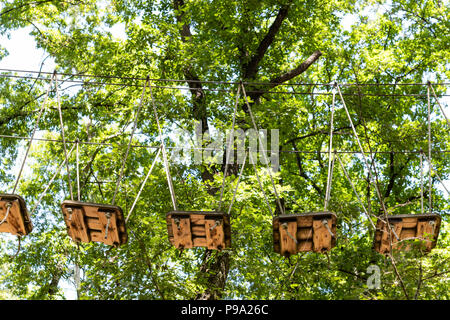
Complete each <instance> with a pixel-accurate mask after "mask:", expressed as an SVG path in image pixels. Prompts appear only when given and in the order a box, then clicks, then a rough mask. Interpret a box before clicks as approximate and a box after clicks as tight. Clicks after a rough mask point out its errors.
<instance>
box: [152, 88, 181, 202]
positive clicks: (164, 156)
mask: <svg viewBox="0 0 450 320" xmlns="http://www.w3.org/2000/svg"><path fill="white" fill-rule="evenodd" d="M150 96H151V98H152V106H153V113H154V115H155V118H156V124H157V125H158V132H159V140H160V142H161V148H162V156H163V162H164V169H165V171H166V178H167V184H168V185H169V191H170V197H171V199H172V205H173V210H175V211H176V210H177V199H176V196H175V190H174V187H173V184H172V177H171V176H170V168H169V161H168V160H167V153H166V147H165V144H164V139H163V136H162V129H161V124H160V123H159V117H158V111H157V110H156V104H155V99H154V98H153V90H152V85H151V84H150Z"/></svg>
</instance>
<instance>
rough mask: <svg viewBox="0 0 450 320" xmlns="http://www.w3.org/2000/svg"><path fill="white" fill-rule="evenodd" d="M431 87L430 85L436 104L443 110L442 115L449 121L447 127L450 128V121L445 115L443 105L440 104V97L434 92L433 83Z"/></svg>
mask: <svg viewBox="0 0 450 320" xmlns="http://www.w3.org/2000/svg"><path fill="white" fill-rule="evenodd" d="M429 85H430V88H431V90H432V91H433V95H434V98H435V99H436V102H437V104H438V106H439V108H440V109H441V111H442V114H443V115H444V118H445V120H447V126H448V127H449V128H450V120H448V118H447V115H446V114H445V111H444V108H442V106H441V104H440V102H439V99H438V97H437V95H436V92H435V91H434V88H433V86H432V85H431V83H430V84H429Z"/></svg>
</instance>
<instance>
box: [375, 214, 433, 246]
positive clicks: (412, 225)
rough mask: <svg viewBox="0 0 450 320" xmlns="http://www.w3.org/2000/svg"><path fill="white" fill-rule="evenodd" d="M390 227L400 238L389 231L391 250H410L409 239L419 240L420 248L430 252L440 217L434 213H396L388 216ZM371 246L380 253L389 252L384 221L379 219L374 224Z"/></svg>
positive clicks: (410, 243) (387, 235)
mask: <svg viewBox="0 0 450 320" xmlns="http://www.w3.org/2000/svg"><path fill="white" fill-rule="evenodd" d="M388 221H389V223H390V224H391V225H392V229H393V230H394V231H395V234H396V235H397V236H398V238H399V239H400V240H398V239H397V238H396V236H395V235H394V233H393V232H392V233H391V241H392V250H402V251H407V250H411V248H413V247H414V246H413V245H412V242H411V241H417V240H419V241H421V243H422V246H421V247H422V249H423V250H424V251H425V252H430V251H431V250H432V249H433V248H434V247H435V246H436V241H437V237H438V235H439V229H440V223H441V218H440V216H439V215H436V214H431V215H430V214H420V215H397V216H388ZM373 248H374V250H375V251H377V252H379V253H381V254H388V253H389V252H391V246H390V242H389V234H388V228H387V225H386V223H385V222H384V221H383V220H381V219H379V220H378V222H377V225H376V232H375V237H374V244H373Z"/></svg>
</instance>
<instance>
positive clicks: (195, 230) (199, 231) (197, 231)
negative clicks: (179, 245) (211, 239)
mask: <svg viewBox="0 0 450 320" xmlns="http://www.w3.org/2000/svg"><path fill="white" fill-rule="evenodd" d="M205 228H206V226H205V225H198V224H195V225H192V224H191V229H192V236H194V237H206V230H205Z"/></svg>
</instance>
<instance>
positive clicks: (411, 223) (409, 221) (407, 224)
mask: <svg viewBox="0 0 450 320" xmlns="http://www.w3.org/2000/svg"><path fill="white" fill-rule="evenodd" d="M416 226H417V218H414V217H411V218H403V219H402V227H403V228H405V229H409V228H415V227H416Z"/></svg>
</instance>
